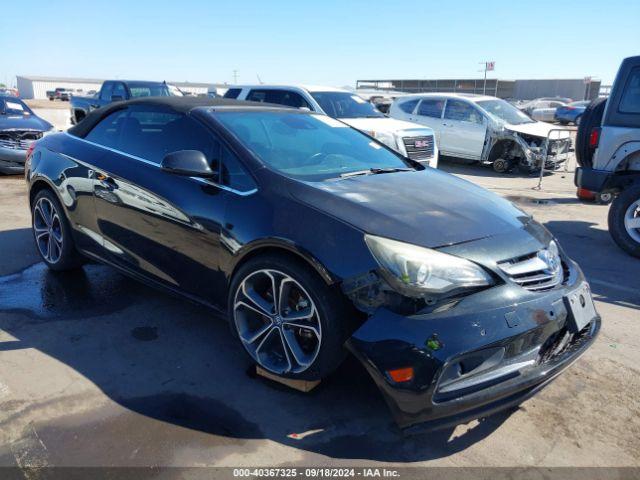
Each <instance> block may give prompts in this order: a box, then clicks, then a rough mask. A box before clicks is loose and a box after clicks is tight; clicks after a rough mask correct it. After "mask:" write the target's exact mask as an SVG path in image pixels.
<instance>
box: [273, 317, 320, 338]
mask: <svg viewBox="0 0 640 480" xmlns="http://www.w3.org/2000/svg"><path fill="white" fill-rule="evenodd" d="M282 325H286V326H287V327H291V328H303V329H305V330H309V331H311V332H313V334H314V335H315V336H316V338H317V339H318V340H320V332H319V331H318V329H317V328H316V327H314V326H313V325H308V324H304V323H300V322H288V321H285V322H282Z"/></svg>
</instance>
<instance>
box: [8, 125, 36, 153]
mask: <svg viewBox="0 0 640 480" xmlns="http://www.w3.org/2000/svg"><path fill="white" fill-rule="evenodd" d="M40 138H42V132H30V131H20V130H11V131H9V132H7V131H4V132H0V147H4V148H11V149H13V150H28V149H29V147H30V146H31V144H32V143H33V142H35V141H36V140H38V139H40Z"/></svg>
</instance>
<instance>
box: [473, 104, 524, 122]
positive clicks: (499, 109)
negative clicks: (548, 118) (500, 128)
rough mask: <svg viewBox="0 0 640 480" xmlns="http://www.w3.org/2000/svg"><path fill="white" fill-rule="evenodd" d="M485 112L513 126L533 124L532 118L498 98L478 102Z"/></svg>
mask: <svg viewBox="0 0 640 480" xmlns="http://www.w3.org/2000/svg"><path fill="white" fill-rule="evenodd" d="M476 104H477V105H478V106H480V107H481V108H482V109H483V110H485V111H486V112H487V113H489V114H490V115H492V116H494V117H496V118H498V119H500V120H502V121H504V122H506V123H510V124H511V125H520V124H522V123H533V122H535V120H533V119H532V118H531V117H529V116H528V115H527V114H526V113H524V112H521V111H520V110H518V109H517V108H516V107H514V106H513V105H511V104H510V103H509V102H505V101H504V100H500V99H498V98H496V99H495V100H480V101H479V102H476Z"/></svg>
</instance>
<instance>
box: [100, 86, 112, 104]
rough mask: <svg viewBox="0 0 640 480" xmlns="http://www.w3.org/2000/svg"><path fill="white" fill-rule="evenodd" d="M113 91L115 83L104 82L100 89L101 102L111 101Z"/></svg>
mask: <svg viewBox="0 0 640 480" xmlns="http://www.w3.org/2000/svg"><path fill="white" fill-rule="evenodd" d="M112 90H113V82H104V83H103V84H102V88H101V89H100V100H106V101H107V102H110V101H111V92H112Z"/></svg>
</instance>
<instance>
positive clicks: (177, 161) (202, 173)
mask: <svg viewBox="0 0 640 480" xmlns="http://www.w3.org/2000/svg"><path fill="white" fill-rule="evenodd" d="M161 167H162V170H164V171H165V172H168V173H173V174H175V175H184V176H187V177H201V178H211V177H215V176H216V175H217V172H215V171H213V170H211V167H210V166H209V162H208V161H207V157H205V156H204V154H203V153H202V152H200V151H198V150H178V151H177V152H171V153H167V154H166V155H165V156H164V158H163V159H162V164H161Z"/></svg>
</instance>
